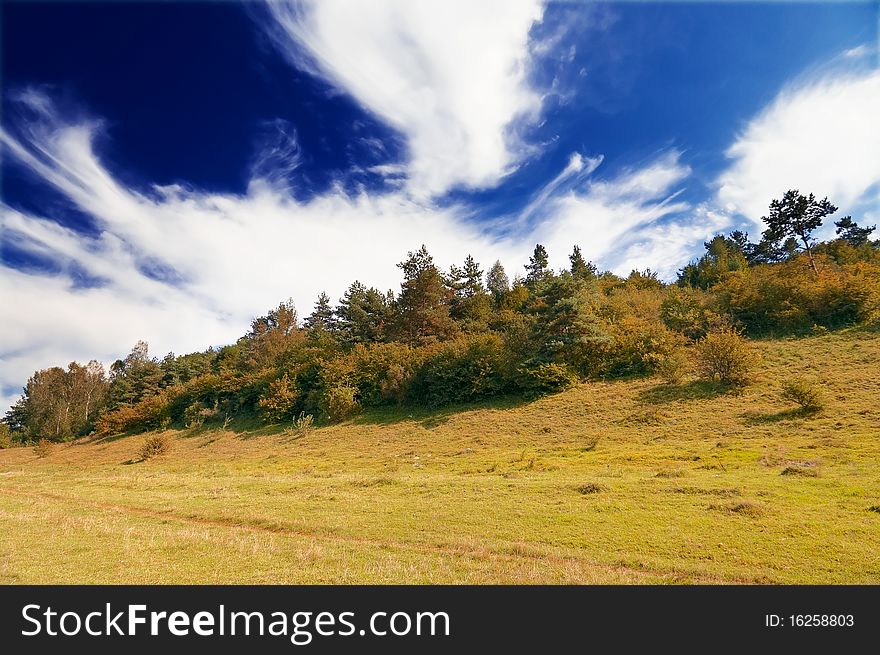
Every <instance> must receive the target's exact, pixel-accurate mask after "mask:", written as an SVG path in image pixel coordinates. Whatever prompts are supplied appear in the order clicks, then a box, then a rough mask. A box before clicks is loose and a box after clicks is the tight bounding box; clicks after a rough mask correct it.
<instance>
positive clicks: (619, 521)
mask: <svg viewBox="0 0 880 655" xmlns="http://www.w3.org/2000/svg"><path fill="white" fill-rule="evenodd" d="M759 346H760V348H761V350H762V351H763V363H762V369H761V372H760V375H759V379H758V380H757V381H756V382H755V383H754V384H753V385H751V386H750V387H748V388H746V389H745V390H744V391H743V392H741V393H725V392H724V390H723V389H719V388H717V387H712V386H711V385H705V384H702V383H699V382H693V381H691V382H685V383H683V384H681V385H678V386H667V385H664V384H662V383H661V382H660V381H659V380H658V379H641V380H629V381H622V382H607V383H590V384H583V385H580V386H578V387H576V388H574V389H572V390H571V391H568V392H565V393H563V394H559V395H556V396H552V397H548V398H544V399H541V400H538V401H535V402H531V403H522V402H518V401H514V400H506V401H501V402H499V403H496V404H494V405H492V404H488V405H483V406H475V407H464V408H455V409H454V410H446V411H442V412H427V411H419V410H412V409H406V408H402V409H392V410H386V411H376V412H371V413H368V414H365V415H363V416H360V417H358V418H356V419H355V420H353V421H351V422H348V423H345V424H341V425H336V426H331V427H324V428H319V429H316V430H313V431H311V432H310V433H308V434H307V435H305V436H296V435H293V434H284V433H283V432H282V431H281V428H280V427H268V428H266V427H260V426H258V425H251V426H239V427H238V428H237V431H227V432H224V431H222V430H211V429H210V428H209V427H205V428H202V429H199V430H189V431H180V432H168V433H166V434H168V435H169V437H170V438H171V441H172V449H171V451H170V452H169V453H168V454H165V455H161V456H159V457H156V458H154V459H150V460H148V461H145V462H135V460H136V459H137V457H136V453H137V451H138V449H139V448H140V446H141V445H142V443H143V440H144V435H140V436H131V437H123V438H114V439H105V440H82V441H80V442H76V443H71V444H64V445H58V446H55V447H54V448H53V449H52V451H51V452H50V453H49V454H48V455H47V456H46V457H43V458H38V457H37V456H36V455H35V454H34V453H33V449H31V448H15V449H9V450H5V451H0V581H2V582H6V583H200V582H201V583H310V582H318V583H331V582H336V583H701V582H709V583H716V582H717V583H754V582H757V583H786V584H787V583H878V582H880V512H878V510H877V507H878V505H880V402H878V398H880V384H878V378H880V335H878V334H877V333H871V332H867V331H859V330H852V331H847V332H839V333H832V334H829V335H825V336H816V337H809V338H803V339H790V340H774V341H765V342H759ZM794 376H803V377H807V378H811V379H814V380H817V381H818V382H819V383H820V385H821V387H822V390H823V394H824V398H825V408H824V409H823V410H822V411H821V412H819V413H817V414H816V413H814V414H809V413H803V412H800V411H798V408H797V406H795V405H792V404H791V403H786V402H785V401H783V400H782V399H781V395H780V389H781V385H782V382H783V381H784V380H786V379H788V378H791V377H794ZM597 438H598V441H596V439H597ZM783 473H785V474H783Z"/></svg>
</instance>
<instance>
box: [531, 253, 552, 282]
mask: <svg viewBox="0 0 880 655" xmlns="http://www.w3.org/2000/svg"><path fill="white" fill-rule="evenodd" d="M525 268H526V285H527V286H529V287H534V286H536V285H537V284H540V283H541V282H544V281H545V280H547V279H549V278H550V277H552V273H551V271H550V262H549V259H548V257H547V249H546V248H544V246H542V245H541V244H540V243H539V244H537V245H536V246H535V250H534V252H533V253H532V256H531V257H529V263H528V264H526V265H525Z"/></svg>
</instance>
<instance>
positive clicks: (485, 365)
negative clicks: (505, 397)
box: [408, 335, 507, 407]
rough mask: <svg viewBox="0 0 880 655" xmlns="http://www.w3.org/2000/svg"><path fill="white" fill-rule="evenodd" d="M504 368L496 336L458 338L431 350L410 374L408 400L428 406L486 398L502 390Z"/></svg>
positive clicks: (504, 381) (504, 364)
mask: <svg viewBox="0 0 880 655" xmlns="http://www.w3.org/2000/svg"><path fill="white" fill-rule="evenodd" d="M506 369H507V358H506V356H505V353H504V348H503V344H502V341H501V339H500V338H499V337H497V336H495V335H478V336H466V337H459V338H457V339H455V340H453V341H449V342H447V343H443V344H439V345H437V346H434V347H433V348H432V349H431V351H430V354H428V355H427V356H426V357H425V359H424V360H423V361H422V363H421V364H420V365H419V367H418V368H417V369H416V371H415V373H414V375H413V378H412V381H411V383H410V385H409V392H408V397H409V399H410V400H414V401H416V402H419V403H423V404H424V405H427V406H432V407H436V406H440V405H448V404H450V403H461V402H471V401H474V400H479V399H481V398H488V397H491V396H495V395H498V394H499V393H502V392H503V391H504V390H505V389H506V387H507V385H506Z"/></svg>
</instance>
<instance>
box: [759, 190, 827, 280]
mask: <svg viewBox="0 0 880 655" xmlns="http://www.w3.org/2000/svg"><path fill="white" fill-rule="evenodd" d="M836 211H837V207H835V206H834V205H832V204H831V203H830V202H828V198H823V199H822V200H816V197H815V196H814V195H813V194H812V193H811V194H810V195H809V196H804V195H801V193H800V192H799V191H798V190H797V189H790V190H789V191H786V192H785V195H783V196H782V200H773V201H772V202H771V203H770V213H769V214H768V215H767V216H762V217H761V220H762V221H764V222H765V223H766V224H767V230H766V231H765V235H766V238H767V240H768V241H777V242H778V241H780V240H782V239H784V238H786V237H788V238H792V239H793V238H797V239H798V240H799V241H800V242H801V243H803V244H804V250H805V251H806V253H807V256H808V257H809V258H810V267H811V268H812V269H813V272H814V273H816V274H817V275H818V273H819V269H818V268H817V267H816V260H815V259H814V257H813V245H814V240H813V231H814V230H816V229H817V228H819V227H820V226H821V225H822V219H824V218H825V217H826V216H830V215H831V214H833V213H834V212H836ZM786 249H788V248H786Z"/></svg>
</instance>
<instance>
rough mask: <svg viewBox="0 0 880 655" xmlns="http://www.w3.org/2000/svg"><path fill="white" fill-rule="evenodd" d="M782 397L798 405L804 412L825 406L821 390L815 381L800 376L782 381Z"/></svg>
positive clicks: (816, 410)
mask: <svg viewBox="0 0 880 655" xmlns="http://www.w3.org/2000/svg"><path fill="white" fill-rule="evenodd" d="M782 397H783V398H784V399H785V400H788V401H790V402H793V403H796V404H798V405H800V406H801V408H802V409H803V410H804V411H806V412H818V411H820V410H821V409H822V408H823V407H824V406H825V403H824V401H823V398H822V390H821V389H820V388H819V386H818V385H817V384H816V383H815V382H812V381H810V380H804V379H802V378H794V379H791V380H786V381H785V382H783V383H782Z"/></svg>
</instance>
